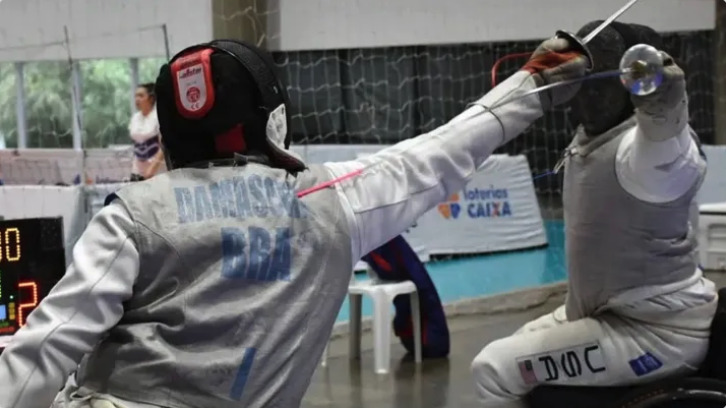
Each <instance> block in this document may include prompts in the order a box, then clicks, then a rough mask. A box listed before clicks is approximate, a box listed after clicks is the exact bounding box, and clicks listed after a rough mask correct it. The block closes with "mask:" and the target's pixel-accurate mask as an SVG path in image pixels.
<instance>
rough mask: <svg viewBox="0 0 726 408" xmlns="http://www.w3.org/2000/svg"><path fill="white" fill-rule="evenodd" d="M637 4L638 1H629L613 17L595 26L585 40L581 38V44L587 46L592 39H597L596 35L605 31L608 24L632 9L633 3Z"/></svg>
mask: <svg viewBox="0 0 726 408" xmlns="http://www.w3.org/2000/svg"><path fill="white" fill-rule="evenodd" d="M637 2H638V0H630V1H629V2H628V3H627V4H626V5H624V6H623V7H621V8H620V9H619V10H618V11H616V12H615V13H613V15H611V16H610V17H608V18H607V20H605V21H603V23H602V24H600V25H599V26H597V28H596V29H594V30H592V32H590V34H588V35H587V36H586V37H585V38H583V39H582V43H583V44H587V43H589V42H590V41H592V39H593V38H595V37H597V35H598V34H600V32H602V30H604V29H606V28H607V27H608V26H609V25H610V24H612V23H613V21H615V20H617V19H618V17H620V16H622V15H623V13H625V12H626V11H628V10H630V8H631V7H633V6H634V5H635V3H637Z"/></svg>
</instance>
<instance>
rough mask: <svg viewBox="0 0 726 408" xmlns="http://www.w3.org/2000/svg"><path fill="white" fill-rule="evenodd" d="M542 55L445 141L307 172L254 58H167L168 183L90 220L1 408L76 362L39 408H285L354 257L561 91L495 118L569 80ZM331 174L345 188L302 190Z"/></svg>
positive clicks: (566, 59)
mask: <svg viewBox="0 0 726 408" xmlns="http://www.w3.org/2000/svg"><path fill="white" fill-rule="evenodd" d="M545 48H548V49H550V50H551V52H548V53H545V54H544V55H543V54H538V55H535V56H534V57H533V59H532V60H531V61H530V63H528V64H527V65H526V66H525V67H524V68H525V69H523V70H521V71H519V72H517V73H515V74H514V75H512V76H511V77H510V78H509V79H508V80H506V81H504V82H503V83H502V84H501V85H499V86H497V87H496V88H495V89H493V90H492V91H491V92H489V93H488V94H486V95H484V96H483V97H482V98H481V99H479V100H477V101H475V102H474V104H473V105H472V106H471V107H469V108H468V109H467V110H466V111H465V112H463V113H462V114H460V115H459V116H457V117H456V118H454V119H453V120H451V121H450V122H449V123H447V124H445V125H444V126H442V127H440V128H438V129H436V130H434V131H432V132H430V133H427V134H424V135H421V136H419V137H416V138H414V139H410V140H406V141H403V142H401V143H398V144H396V145H394V146H391V147H388V148H385V149H383V150H381V151H380V152H378V153H376V154H373V155H371V156H367V157H365V158H363V159H360V160H353V161H346V162H337V163H327V164H324V165H309V166H307V165H306V164H305V163H303V161H302V160H301V159H300V158H299V157H297V156H296V155H294V154H293V153H292V152H291V151H290V150H288V147H289V144H290V139H291V132H290V121H289V105H288V102H287V97H286V90H285V87H284V86H283V85H282V84H281V83H280V81H279V80H278V78H277V77H276V75H275V72H274V69H273V66H272V64H273V63H272V62H271V61H270V58H269V57H268V56H267V55H266V54H264V52H263V51H261V50H259V49H256V48H254V47H251V46H248V45H245V44H242V43H239V42H235V41H214V42H212V43H206V44H200V45H197V46H194V47H191V48H188V49H186V50H184V51H183V52H181V53H180V54H178V55H177V56H176V57H175V58H174V59H173V60H172V61H171V63H170V64H169V65H166V66H164V67H163V68H162V70H161V72H160V74H159V77H158V79H157V81H156V93H157V98H158V101H157V112H158V116H159V122H160V125H161V133H162V134H163V135H164V137H163V139H162V142H163V145H164V150H165V155H166V159H167V163H168V166H169V168H170V169H171V171H170V172H168V173H164V174H161V175H158V176H155V177H154V178H152V179H150V180H146V181H143V182H139V183H134V184H131V185H128V186H126V187H124V188H123V189H121V190H120V191H118V192H117V193H116V194H114V195H112V196H111V197H109V199H108V200H107V206H106V207H105V208H103V209H102V210H101V211H100V212H99V213H98V214H97V215H96V216H95V217H94V218H93V220H91V222H90V224H89V225H88V228H87V229H86V231H85V232H84V234H83V235H82V237H81V238H80V240H79V242H78V244H77V245H76V247H75V248H74V251H73V259H72V261H73V262H72V264H71V265H70V267H69V268H68V271H67V272H66V275H65V277H64V278H63V279H61V281H60V282H59V283H58V284H57V286H56V287H55V288H54V289H53V290H52V291H51V292H50V294H49V295H48V296H47V297H46V298H45V299H44V300H43V302H42V303H41V304H40V305H39V307H38V308H36V309H35V310H34V311H33V312H32V314H31V315H30V316H29V318H28V322H27V324H26V326H25V327H23V328H22V329H21V330H20V331H18V333H17V334H16V335H15V337H14V339H13V341H12V344H11V345H10V346H9V347H8V348H7V349H6V350H5V352H4V353H3V355H2V356H1V357H0V407H2V408H48V406H49V405H50V403H51V401H53V399H54V397H55V396H56V394H57V393H58V390H59V389H60V388H61V387H63V384H64V382H65V381H66V379H67V378H69V374H71V372H73V371H74V370H76V369H77V366H78V364H79V362H80V361H81V358H82V357H83V356H84V355H88V358H87V359H85V360H84V363H83V364H82V365H81V367H80V369H79V370H78V372H77V373H76V375H74V376H73V377H71V380H69V381H68V384H67V385H66V388H65V389H64V390H63V392H62V393H61V394H60V395H59V396H58V399H57V400H56V405H58V406H65V407H73V408H90V407H101V406H106V407H108V406H111V407H124V408H141V407H144V408H149V407H163V408H198V407H214V408H239V407H248V408H261V407H281V408H282V407H284V408H295V407H298V406H299V405H300V403H301V400H302V398H303V395H304V394H305V391H306V390H307V388H308V385H309V383H310V380H311V377H312V375H313V373H314V371H315V369H316V367H317V366H318V363H319V361H320V357H321V355H322V353H323V350H324V348H325V345H326V344H327V342H328V340H329V338H330V333H331V330H332V328H333V323H334V322H335V319H336V316H337V314H338V312H339V310H340V307H341V305H342V303H343V300H344V298H345V296H346V293H347V289H348V284H349V282H350V276H351V273H352V270H353V267H354V265H355V263H356V262H357V261H358V260H359V259H360V258H361V256H362V255H365V254H367V253H368V252H370V251H372V250H373V249H375V248H377V247H379V246H380V245H382V244H383V243H385V242H387V241H388V240H390V239H391V238H393V237H394V236H396V235H398V234H400V233H402V232H403V231H404V230H406V229H407V228H409V227H410V226H411V225H412V224H413V223H414V222H415V221H416V219H417V218H418V217H420V216H421V215H423V214H424V213H425V212H426V211H428V210H429V209H431V208H433V207H434V206H436V205H437V204H439V203H440V202H443V201H445V200H446V198H447V197H449V196H450V195H451V194H452V193H454V192H456V191H458V190H460V189H461V188H463V186H464V185H465V183H466V182H467V180H469V179H470V178H471V177H472V176H473V175H474V173H475V172H476V171H477V169H478V168H479V167H480V165H481V164H482V163H483V162H484V160H486V159H487V157H489V155H490V154H491V153H492V152H493V151H494V149H496V148H497V147H498V146H500V145H502V144H503V143H506V142H508V141H509V140H511V139H513V138H514V137H516V136H517V135H519V134H520V133H521V132H522V131H523V130H525V129H526V128H527V127H528V126H529V125H530V124H531V123H532V122H533V121H535V120H536V119H537V118H539V117H540V116H542V114H543V110H544V109H547V108H548V107H550V106H552V105H554V104H557V103H564V102H566V101H567V100H568V99H569V98H571V97H572V96H573V95H574V94H575V92H576V91H577V89H578V87H577V86H573V87H561V88H558V89H556V90H553V91H552V92H549V93H547V94H531V95H528V96H524V97H522V98H519V99H517V100H516V101H514V102H512V103H510V104H506V105H501V106H500V107H495V105H497V104H499V103H500V102H501V101H503V100H504V99H505V98H509V97H517V96H523V95H524V94H525V93H527V92H528V91H530V90H532V89H534V88H535V87H536V86H537V84H542V83H551V82H556V81H563V80H568V79H576V78H581V77H582V76H583V75H584V73H585V70H586V65H587V63H586V59H585V58H584V57H583V56H582V55H580V54H579V53H577V52H572V51H569V43H568V42H567V41H565V40H552V41H548V42H546V43H545ZM482 75H484V73H482ZM489 108H491V109H489ZM369 170H370V171H369ZM346 174H357V177H352V178H348V179H345V180H344V181H341V182H339V183H333V184H332V185H330V186H328V187H325V188H320V189H315V186H319V185H321V184H322V185H325V183H326V182H329V181H331V180H335V179H340V178H341V177H342V176H344V175H346ZM311 189H313V190H315V191H314V192H312V193H310V194H307V195H303V194H301V192H302V191H306V190H307V191H311Z"/></svg>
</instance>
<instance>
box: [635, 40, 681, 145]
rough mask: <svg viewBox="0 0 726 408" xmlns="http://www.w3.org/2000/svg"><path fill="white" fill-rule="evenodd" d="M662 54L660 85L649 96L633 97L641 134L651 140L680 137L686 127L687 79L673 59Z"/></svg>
mask: <svg viewBox="0 0 726 408" xmlns="http://www.w3.org/2000/svg"><path fill="white" fill-rule="evenodd" d="M661 54H662V55H663V82H662V83H661V85H660V86H659V87H658V89H657V90H656V91H655V92H653V93H652V94H650V95H644V96H638V95H632V96H631V100H632V101H633V106H635V114H636V118H637V120H638V125H639V126H640V128H641V130H642V132H643V134H644V135H645V136H646V137H647V138H648V139H651V140H656V141H657V140H666V139H669V138H671V137H675V136H678V135H680V134H681V132H682V131H683V129H684V128H685V127H686V126H687V125H688V95H687V94H686V76H685V74H684V73H683V70H682V69H681V68H680V67H679V66H678V65H676V63H675V62H674V61H673V58H672V57H671V56H670V55H668V54H666V53H665V52H661Z"/></svg>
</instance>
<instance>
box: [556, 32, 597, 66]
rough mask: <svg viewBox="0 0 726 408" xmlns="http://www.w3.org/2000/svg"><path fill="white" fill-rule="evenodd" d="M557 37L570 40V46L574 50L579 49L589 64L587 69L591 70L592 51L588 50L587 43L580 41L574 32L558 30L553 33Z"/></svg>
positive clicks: (592, 61)
mask: <svg viewBox="0 0 726 408" xmlns="http://www.w3.org/2000/svg"><path fill="white" fill-rule="evenodd" d="M555 35H556V36H557V38H564V39H566V40H568V41H569V42H570V45H571V46H572V48H574V49H575V50H576V51H580V52H581V53H583V54H584V55H585V57H587V63H588V65H589V70H592V69H593V68H594V67H595V61H594V60H593V58H592V53H591V52H590V49H589V48H587V45H586V44H585V43H584V42H583V41H582V39H581V38H580V37H578V36H576V35H575V34H572V33H571V32H569V31H564V30H558V31H557V33H556V34H555Z"/></svg>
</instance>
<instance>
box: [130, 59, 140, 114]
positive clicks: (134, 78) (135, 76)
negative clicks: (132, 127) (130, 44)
mask: <svg viewBox="0 0 726 408" xmlns="http://www.w3.org/2000/svg"><path fill="white" fill-rule="evenodd" d="M129 66H131V113H133V112H134V111H135V110H136V102H135V101H134V94H135V93H136V88H138V87H139V59H138V58H129Z"/></svg>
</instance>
